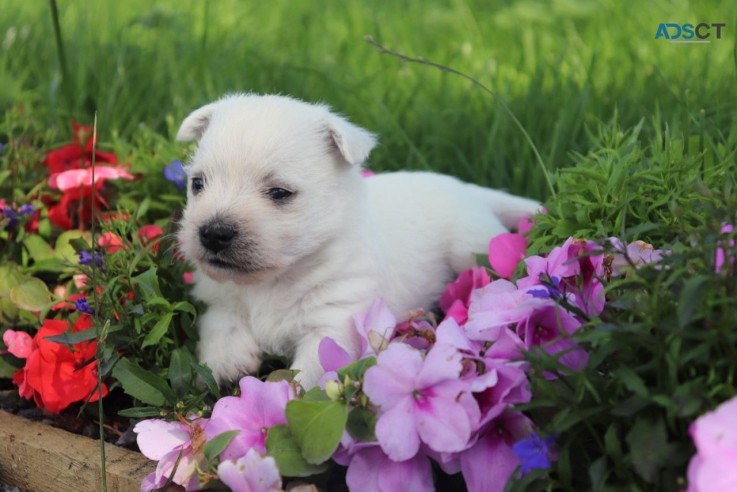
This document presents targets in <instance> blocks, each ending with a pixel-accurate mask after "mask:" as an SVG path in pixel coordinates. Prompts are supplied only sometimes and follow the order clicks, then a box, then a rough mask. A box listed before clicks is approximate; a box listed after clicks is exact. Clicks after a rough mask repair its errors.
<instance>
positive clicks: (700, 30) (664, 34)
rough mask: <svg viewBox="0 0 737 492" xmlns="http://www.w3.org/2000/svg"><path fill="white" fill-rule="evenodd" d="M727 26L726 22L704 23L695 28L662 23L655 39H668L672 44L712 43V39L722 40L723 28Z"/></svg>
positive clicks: (688, 25)
mask: <svg viewBox="0 0 737 492" xmlns="http://www.w3.org/2000/svg"><path fill="white" fill-rule="evenodd" d="M726 25H727V24H725V23H724V22H714V23H712V24H707V23H706V22H702V23H701V24H696V25H695V26H694V25H693V24H673V23H667V24H666V23H665V22H661V23H660V25H658V30H657V32H656V33H655V39H667V40H668V41H670V42H671V43H699V44H705V43H711V40H712V39H722V28H724V27H725V26H726ZM712 35H713V37H712ZM694 37H696V39H694Z"/></svg>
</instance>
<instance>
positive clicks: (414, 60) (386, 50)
mask: <svg viewBox="0 0 737 492" xmlns="http://www.w3.org/2000/svg"><path fill="white" fill-rule="evenodd" d="M364 41H366V42H367V43H368V44H370V45H371V46H373V47H375V48H376V49H377V50H378V51H379V53H382V54H385V55H392V56H394V57H397V58H399V59H400V60H401V61H404V62H410V63H419V64H420V65H427V66H429V67H433V68H437V69H438V70H440V71H442V72H447V73H452V74H454V75H458V76H460V77H463V78H464V79H466V80H470V81H471V82H473V84H474V85H476V86H478V87H480V88H481V89H482V90H484V91H485V92H488V93H489V94H491V96H492V97H493V98H494V99H495V100H496V102H497V103H499V105H500V106H501V107H502V109H504V111H506V113H507V114H508V115H509V117H510V118H512V121H514V123H515V125H517V128H519V129H520V131H521V132H522V135H524V137H525V140H527V143H529V144H530V148H531V149H532V153H533V154H535V159H536V160H537V163H538V164H539V165H540V169H541V170H542V172H543V175H544V176H545V181H546V182H547V184H548V189H549V190H550V195H551V196H552V197H553V198H555V187H553V182H552V181H551V180H550V174H549V173H548V168H547V166H546V165H545V161H543V158H542V156H541V155H540V152H539V151H538V150H537V146H536V145H535V142H533V141H532V137H530V134H529V133H527V130H525V127H524V125H522V123H521V122H520V120H519V119H517V117H516V116H515V115H514V113H513V112H512V110H511V109H510V108H509V106H507V103H506V102H504V99H502V98H501V96H499V95H498V94H497V93H496V92H494V91H493V90H491V89H490V88H488V87H486V86H485V85H484V84H482V83H481V82H479V81H478V80H476V79H475V78H473V77H471V76H470V75H468V74H465V73H463V72H460V71H458V70H456V69H454V68H450V67H446V66H445V65H440V64H439V63H435V62H432V61H430V60H425V59H424V58H413V57H411V56H407V55H404V54H402V53H399V52H398V51H394V50H390V49H389V48H385V47H384V46H382V45H381V44H379V43H378V42H377V41H376V40H375V39H374V38H373V36H366V37H365V38H364Z"/></svg>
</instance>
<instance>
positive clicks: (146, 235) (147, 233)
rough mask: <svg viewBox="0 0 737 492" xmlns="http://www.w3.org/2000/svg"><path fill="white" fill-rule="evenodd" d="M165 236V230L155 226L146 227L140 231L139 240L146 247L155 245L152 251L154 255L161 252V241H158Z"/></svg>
mask: <svg viewBox="0 0 737 492" xmlns="http://www.w3.org/2000/svg"><path fill="white" fill-rule="evenodd" d="M163 235H164V230H163V229H162V228H161V227H159V226H157V225H154V224H149V225H145V226H143V227H141V228H140V229H138V240H139V241H141V244H142V245H144V246H148V245H149V244H153V246H152V247H151V251H153V252H154V253H156V252H157V251H158V250H159V241H157V239H158V238H160V237H161V236H163Z"/></svg>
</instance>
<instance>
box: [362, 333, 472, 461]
mask: <svg viewBox="0 0 737 492" xmlns="http://www.w3.org/2000/svg"><path fill="white" fill-rule="evenodd" d="M461 369H462V365H461V354H460V353H459V352H458V351H457V350H455V349H454V348H453V347H451V346H449V345H435V346H434V347H433V348H432V349H431V350H430V352H429V353H428V354H427V356H426V357H425V358H424V359H423V357H422V354H421V352H420V351H419V350H417V349H414V348H412V347H410V346H408V345H406V344H402V343H394V344H391V345H389V347H388V348H387V349H386V350H385V351H383V352H381V353H380V354H379V356H378V358H377V363H376V365H375V366H373V367H372V368H370V369H369V370H368V371H367V372H366V377H365V382H364V391H365V393H366V394H367V395H368V396H369V398H370V399H371V401H372V402H373V403H375V404H376V405H378V406H379V407H380V413H379V419H378V421H377V424H376V437H377V439H378V441H379V444H380V445H381V449H382V450H383V451H384V452H385V453H386V454H387V455H388V456H389V458H390V459H391V460H393V461H406V460H409V459H411V458H413V457H414V456H415V455H416V454H417V452H418V451H419V449H420V442H424V443H425V444H427V445H428V446H429V447H430V448H431V449H433V450H435V451H438V452H448V453H452V452H456V451H460V450H462V449H465V447H466V445H467V443H468V440H469V439H470V437H471V434H472V432H473V431H474V430H475V427H476V425H477V424H478V421H479V418H480V414H479V408H478V405H477V403H476V401H475V400H474V399H473V396H471V393H470V392H469V388H468V384H467V383H466V382H464V381H462V380H461V379H459V376H460V374H461Z"/></svg>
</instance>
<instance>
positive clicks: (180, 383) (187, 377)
mask: <svg viewBox="0 0 737 492" xmlns="http://www.w3.org/2000/svg"><path fill="white" fill-rule="evenodd" d="M193 362H194V358H193V357H192V354H191V353H190V352H189V350H188V349H187V348H186V347H180V348H177V349H174V350H173V351H172V353H171V361H170V362H169V382H170V383H171V387H172V388H174V391H176V392H177V394H179V395H183V394H185V393H186V392H187V391H188V390H189V385H190V383H191V381H192V363H193Z"/></svg>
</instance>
